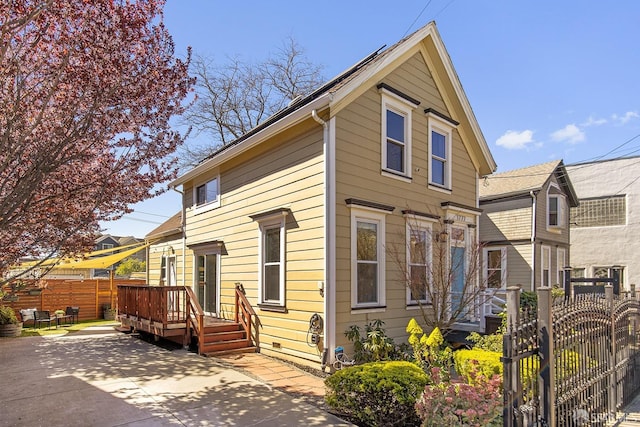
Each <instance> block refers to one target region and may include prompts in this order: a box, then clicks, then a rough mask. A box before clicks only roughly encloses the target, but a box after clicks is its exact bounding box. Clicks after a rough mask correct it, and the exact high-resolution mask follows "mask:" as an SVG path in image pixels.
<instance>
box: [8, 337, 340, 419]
mask: <svg viewBox="0 0 640 427" xmlns="http://www.w3.org/2000/svg"><path fill="white" fill-rule="evenodd" d="M0 378H1V381H0V384H1V386H0V402H1V404H0V426H29V427H34V426H57V425H60V426H300V425H306V426H346V425H350V424H348V423H345V422H344V421H342V420H340V419H338V418H336V417H334V416H333V415H331V414H328V413H326V412H324V411H322V410H321V409H319V408H316V407H315V406H312V405H309V404H306V403H304V402H301V401H299V400H296V399H293V398H292V397H290V396H289V395H287V394H284V393H282V392H278V391H277V390H274V389H272V388H271V387H269V386H267V385H265V384H263V383H260V382H258V381H256V380H254V379H252V378H250V377H248V376H246V375H244V374H241V373H240V372H238V371H236V370H233V369H229V368H228V367H224V366H223V365H221V364H220V363H217V362H216V361H215V360H214V359H208V358H204V357H200V356H198V355H196V354H193V353H189V352H187V351H185V350H173V351H169V350H165V349H162V348H160V347H157V346H154V345H151V344H149V343H146V342H144V341H142V340H140V339H138V338H136V337H134V336H131V335H125V334H122V333H118V332H115V331H114V330H113V327H111V326H103V327H93V328H88V329H85V330H83V331H80V332H78V333H75V334H73V335H68V336H59V337H46V338H43V337H25V338H19V339H18V338H6V339H0Z"/></svg>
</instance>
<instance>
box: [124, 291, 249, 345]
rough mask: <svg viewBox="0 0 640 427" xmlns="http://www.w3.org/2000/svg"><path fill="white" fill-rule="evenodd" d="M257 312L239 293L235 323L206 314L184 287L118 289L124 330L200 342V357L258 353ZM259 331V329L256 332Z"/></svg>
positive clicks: (188, 342)
mask: <svg viewBox="0 0 640 427" xmlns="http://www.w3.org/2000/svg"><path fill="white" fill-rule="evenodd" d="M254 318H255V312H254V311H253V309H252V308H251V306H250V305H249V303H248V301H247V300H246V297H244V294H243V293H241V291H240V290H237V291H236V313H235V319H234V320H233V321H232V320H226V319H219V318H216V317H212V316H207V315H205V314H204V312H203V310H202V308H201V307H200V304H198V301H197V300H196V298H195V295H194V294H193V291H192V290H191V289H190V288H187V287H184V286H148V285H139V286H118V319H119V320H120V322H121V323H122V326H123V327H124V328H129V329H130V330H137V331H143V332H147V333H150V334H153V335H156V336H158V337H163V338H169V339H172V340H174V341H179V340H180V339H182V343H183V345H185V346H187V345H189V344H190V342H191V339H192V337H195V338H196V339H197V342H198V353H199V354H215V353H221V352H225V353H226V352H229V351H255V346H254V345H253V339H252V335H251V331H252V327H251V326H252V323H254V322H253V319H254ZM254 330H255V329H254Z"/></svg>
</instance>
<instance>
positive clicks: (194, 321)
mask: <svg viewBox="0 0 640 427" xmlns="http://www.w3.org/2000/svg"><path fill="white" fill-rule="evenodd" d="M185 290H186V293H187V337H186V342H187V343H188V342H190V341H191V328H190V327H189V325H191V326H192V327H193V330H194V331H195V333H196V336H197V337H198V343H202V342H204V310H203V309H202V306H201V305H200V303H199V302H198V299H197V298H196V295H195V294H194V292H193V289H191V288H188V287H185ZM198 354H202V345H199V346H198Z"/></svg>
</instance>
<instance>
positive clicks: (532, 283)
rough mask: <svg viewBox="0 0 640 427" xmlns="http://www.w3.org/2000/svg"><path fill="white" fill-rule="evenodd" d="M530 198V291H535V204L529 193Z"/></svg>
mask: <svg viewBox="0 0 640 427" xmlns="http://www.w3.org/2000/svg"><path fill="white" fill-rule="evenodd" d="M529 195H530V196H531V211H532V212H531V288H530V289H531V291H535V290H536V288H535V286H536V212H537V202H536V193H535V192H534V191H533V190H531V191H529Z"/></svg>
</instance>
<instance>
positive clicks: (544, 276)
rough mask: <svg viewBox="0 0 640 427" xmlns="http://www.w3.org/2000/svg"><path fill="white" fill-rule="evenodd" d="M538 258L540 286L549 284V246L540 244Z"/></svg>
mask: <svg viewBox="0 0 640 427" xmlns="http://www.w3.org/2000/svg"><path fill="white" fill-rule="evenodd" d="M541 252H542V259H541V260H540V286H551V247H549V246H542V250H541Z"/></svg>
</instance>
